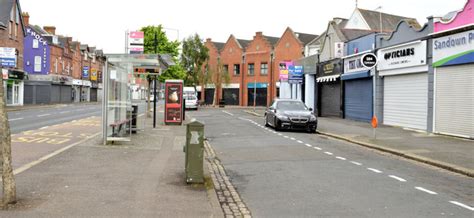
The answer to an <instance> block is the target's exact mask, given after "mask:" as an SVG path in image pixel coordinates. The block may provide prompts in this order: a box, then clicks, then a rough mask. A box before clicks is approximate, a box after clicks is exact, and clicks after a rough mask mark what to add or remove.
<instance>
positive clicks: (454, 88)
mask: <svg viewBox="0 0 474 218" xmlns="http://www.w3.org/2000/svg"><path fill="white" fill-rule="evenodd" d="M435 77H436V84H435V132H439V133H444V134H450V135H457V136H463V137H468V138H474V103H473V102H474V94H473V92H474V91H473V90H474V85H473V83H474V64H468V65H459V66H452V67H440V68H436V74H435Z"/></svg>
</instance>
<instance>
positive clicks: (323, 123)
mask: <svg viewBox="0 0 474 218" xmlns="http://www.w3.org/2000/svg"><path fill="white" fill-rule="evenodd" d="M245 112H246V113H248V114H252V115H254V116H259V117H263V116H264V110H263V109H257V110H255V111H254V110H252V109H248V110H245ZM317 131H318V133H319V134H322V135H326V136H330V137H333V138H337V139H340V140H344V141H348V142H351V143H354V144H357V145H361V146H364V147H368V148H371V149H376V150H379V151H383V152H388V153H391V154H395V155H398V156H401V157H404V158H407V159H411V160H415V161H418V162H422V163H425V164H429V165H432V166H436V167H439V168H443V169H446V170H449V171H452V172H455V173H459V174H463V175H466V176H469V177H474V158H473V157H474V140H470V139H462V138H457V137H450V136H444V135H436V134H430V133H426V132H420V131H413V130H407V129H403V128H399V127H392V126H386V125H379V126H378V128H377V129H376V137H375V138H374V131H373V129H372V127H371V125H370V123H365V122H358V121H352V120H346V119H340V118H328V117H318V130H317Z"/></svg>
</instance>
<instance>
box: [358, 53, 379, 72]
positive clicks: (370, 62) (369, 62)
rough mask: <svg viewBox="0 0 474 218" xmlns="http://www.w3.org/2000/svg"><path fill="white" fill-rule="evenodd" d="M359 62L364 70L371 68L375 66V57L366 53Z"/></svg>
mask: <svg viewBox="0 0 474 218" xmlns="http://www.w3.org/2000/svg"><path fill="white" fill-rule="evenodd" d="M360 62H361V63H362V65H363V66H364V67H366V68H370V69H371V68H373V67H375V66H377V55H375V54H374V53H367V54H365V55H363V56H362V57H361V60H360Z"/></svg>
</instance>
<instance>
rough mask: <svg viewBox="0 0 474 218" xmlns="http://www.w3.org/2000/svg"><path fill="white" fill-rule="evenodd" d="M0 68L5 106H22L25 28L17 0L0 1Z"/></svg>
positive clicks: (24, 76)
mask: <svg viewBox="0 0 474 218" xmlns="http://www.w3.org/2000/svg"><path fill="white" fill-rule="evenodd" d="M0 14H1V15H2V16H0V53H1V56H2V58H1V59H0V68H1V71H2V78H3V80H4V82H3V87H4V92H5V98H6V103H7V105H15V106H16V105H23V90H24V82H23V80H24V78H26V75H25V72H24V71H23V39H24V36H25V27H24V23H23V18H22V16H21V7H20V3H19V1H18V0H2V1H0Z"/></svg>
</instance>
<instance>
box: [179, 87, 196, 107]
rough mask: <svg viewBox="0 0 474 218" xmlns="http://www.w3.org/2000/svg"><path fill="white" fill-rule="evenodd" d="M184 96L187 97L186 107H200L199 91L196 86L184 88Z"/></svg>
mask: <svg viewBox="0 0 474 218" xmlns="http://www.w3.org/2000/svg"><path fill="white" fill-rule="evenodd" d="M183 98H184V99H185V104H186V105H185V107H186V109H196V110H197V109H198V104H199V102H198V98H197V91H196V89H195V88H194V87H184V88H183Z"/></svg>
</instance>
